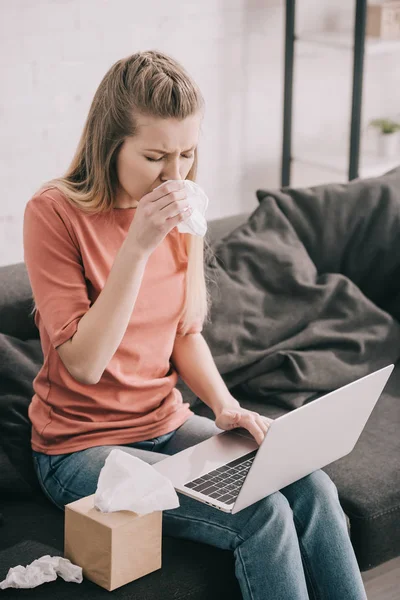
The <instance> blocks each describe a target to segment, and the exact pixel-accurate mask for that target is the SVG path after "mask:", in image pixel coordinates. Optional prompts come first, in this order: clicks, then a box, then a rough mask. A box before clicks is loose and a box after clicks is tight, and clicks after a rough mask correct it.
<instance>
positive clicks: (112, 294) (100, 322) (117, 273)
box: [56, 234, 148, 385]
mask: <svg viewBox="0 0 400 600" xmlns="http://www.w3.org/2000/svg"><path fill="white" fill-rule="evenodd" d="M147 260H148V259H147V258H145V256H144V255H143V254H141V253H140V252H139V251H138V249H137V248H136V247H135V246H134V245H133V244H132V241H131V240H130V239H129V234H128V236H127V237H126V238H125V240H124V242H123V244H122V246H121V248H120V249H119V251H118V253H117V256H116V258H115V260H114V264H113V266H112V268H111V270H110V273H109V275H108V278H107V281H106V283H105V285H104V288H103V289H102V291H101V292H100V294H99V296H98V297H97V299H96V301H95V302H94V303H93V305H92V306H91V307H90V308H89V310H88V311H87V312H86V313H85V314H84V315H83V317H82V318H81V319H80V321H79V323H78V329H77V331H76V333H75V335H74V336H73V337H72V338H70V339H69V340H67V341H66V342H64V343H63V344H61V345H60V346H58V347H57V348H56V350H57V351H58V353H59V355H60V358H61V360H62V361H63V363H64V365H65V367H66V369H68V371H69V372H70V374H71V375H72V377H74V379H76V380H77V381H79V382H80V383H84V384H88V385H91V384H95V383H97V382H98V381H99V380H100V378H101V376H102V374H103V372H104V370H105V368H106V367H107V365H108V364H109V362H110V360H111V358H112V357H113V355H114V354H115V352H116V350H117V348H118V346H119V345H120V343H121V340H122V338H123V336H124V334H125V332H126V328H127V327H128V323H129V319H130V318H131V315H132V311H133V308H134V306H135V302H136V299H137V296H138V293H139V289H140V286H141V283H142V279H143V274H144V270H145V267H146V263H147Z"/></svg>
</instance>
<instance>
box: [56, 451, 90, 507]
mask: <svg viewBox="0 0 400 600" xmlns="http://www.w3.org/2000/svg"><path fill="white" fill-rule="evenodd" d="M50 476H51V477H52V478H53V479H54V481H55V482H56V483H57V485H58V486H59V487H60V488H61V489H62V491H63V492H67V493H68V494H71V495H72V496H76V499H77V500H80V498H82V496H80V495H79V494H77V493H76V492H73V491H72V490H70V489H69V488H67V487H65V486H63V485H62V483H61V482H60V480H59V479H58V477H57V475H56V473H55V470H54V467H52V466H51V461H50ZM56 504H57V503H56ZM57 506H58V504H57Z"/></svg>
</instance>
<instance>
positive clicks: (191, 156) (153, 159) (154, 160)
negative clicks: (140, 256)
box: [146, 154, 193, 162]
mask: <svg viewBox="0 0 400 600" xmlns="http://www.w3.org/2000/svg"><path fill="white" fill-rule="evenodd" d="M182 156H183V158H188V159H190V158H193V154H191V155H190V156H185V155H184V154H182ZM146 158H147V160H149V161H150V162H160V160H163V159H164V157H163V156H162V157H161V158H150V157H149V156H146Z"/></svg>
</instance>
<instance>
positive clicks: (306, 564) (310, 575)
mask: <svg viewBox="0 0 400 600" xmlns="http://www.w3.org/2000/svg"><path fill="white" fill-rule="evenodd" d="M293 520H294V522H295V524H297V526H298V527H299V529H300V528H301V529H304V527H303V525H302V523H301V521H300V520H299V519H298V517H297V515H295V513H294V512H293ZM296 529H297V528H296ZM297 537H298V540H299V548H300V554H301V556H302V558H303V562H304V567H305V571H306V572H307V575H308V581H309V584H310V587H311V590H312V593H313V596H314V598H313V599H312V600H318V598H319V597H320V596H319V594H318V593H317V590H318V586H316V585H315V580H314V576H313V573H312V569H311V568H310V563H309V560H308V555H307V553H306V552H305V550H304V547H303V544H302V542H301V538H300V536H299V535H298V536H297Z"/></svg>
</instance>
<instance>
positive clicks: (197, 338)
mask: <svg viewBox="0 0 400 600" xmlns="http://www.w3.org/2000/svg"><path fill="white" fill-rule="evenodd" d="M171 360H172V362H173V364H174V365H175V367H176V369H177V371H178V373H179V375H180V376H181V378H182V379H183V381H184V382H185V383H186V384H187V385H188V386H189V388H190V389H191V390H192V391H193V392H194V393H195V394H196V396H198V397H199V398H200V400H202V401H203V402H204V403H205V404H207V406H209V407H210V408H211V410H212V411H213V412H214V414H215V415H218V414H219V413H220V411H221V410H222V408H227V407H237V406H239V402H238V401H237V400H235V399H234V398H233V397H232V396H231V394H230V392H229V390H228V388H227V387H226V385H225V382H224V380H223V379H222V377H221V375H220V373H219V371H218V369H217V366H216V364H215V362H214V359H213V356H212V354H211V351H210V348H209V347H208V344H207V342H206V341H205V339H204V338H203V336H202V335H201V333H195V334H189V335H186V336H183V337H179V338H176V341H175V345H174V350H173V353H172V356H171Z"/></svg>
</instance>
